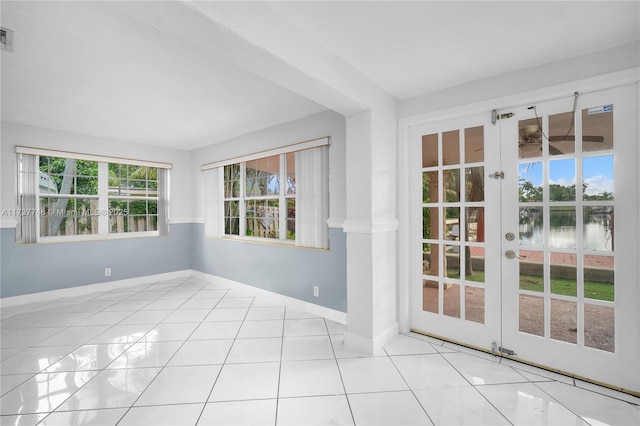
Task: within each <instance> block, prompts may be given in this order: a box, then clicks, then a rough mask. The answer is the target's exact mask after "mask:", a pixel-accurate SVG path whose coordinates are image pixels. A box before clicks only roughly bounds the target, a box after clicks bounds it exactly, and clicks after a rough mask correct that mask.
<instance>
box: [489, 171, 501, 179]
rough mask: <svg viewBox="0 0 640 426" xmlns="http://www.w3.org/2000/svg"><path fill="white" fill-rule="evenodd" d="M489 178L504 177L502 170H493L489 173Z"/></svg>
mask: <svg viewBox="0 0 640 426" xmlns="http://www.w3.org/2000/svg"><path fill="white" fill-rule="evenodd" d="M489 177H490V178H491V179H504V172H493V173H491V174H490V175H489Z"/></svg>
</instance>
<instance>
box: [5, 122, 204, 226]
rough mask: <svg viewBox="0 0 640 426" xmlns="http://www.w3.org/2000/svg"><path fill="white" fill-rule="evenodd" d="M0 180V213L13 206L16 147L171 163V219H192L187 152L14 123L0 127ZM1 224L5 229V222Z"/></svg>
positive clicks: (14, 199)
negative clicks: (0, 164) (0, 190)
mask: <svg viewBox="0 0 640 426" xmlns="http://www.w3.org/2000/svg"><path fill="white" fill-rule="evenodd" d="M1 124H2V129H1V137H0V149H1V150H2V156H1V158H2V171H1V173H2V179H1V185H2V187H1V189H2V196H1V197H0V209H15V208H16V207H17V205H16V188H17V183H16V182H17V174H16V154H15V152H16V145H21V146H28V147H34V148H44V149H53V150H60V151H70V152H79V153H86V154H93V155H105V156H113V157H125V158H132V159H139V160H148V161H159V162H170V163H172V164H173V169H172V170H171V218H172V221H175V220H177V221H178V222H184V221H185V220H184V219H187V220H188V218H190V217H191V197H192V191H191V170H190V169H191V156H190V153H189V152H188V151H182V150H176V149H167V148H158V147H154V146H149V145H142V144H136V143H130V142H122V141H114V140H108V139H101V138H96V137H92V136H86V135H79V134H74V133H67V132H60V131H56V130H48V129H42V128H38V127H32V126H26V125H22V124H14V123H1ZM3 223H5V226H8V224H7V221H6V218H4V217H3Z"/></svg>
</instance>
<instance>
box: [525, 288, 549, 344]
mask: <svg viewBox="0 0 640 426" xmlns="http://www.w3.org/2000/svg"><path fill="white" fill-rule="evenodd" d="M519 309H520V315H519V330H520V331H521V332H523V333H528V334H534V335H536V336H544V298H542V297H537V296H528V295H526V294H521V295H520V306H519Z"/></svg>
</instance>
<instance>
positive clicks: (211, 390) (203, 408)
mask: <svg viewBox="0 0 640 426" xmlns="http://www.w3.org/2000/svg"><path fill="white" fill-rule="evenodd" d="M230 290H231V289H227V291H226V292H225V295H224V296H223V297H222V298H221V299H220V301H221V300H222V299H224V298H225V297H226V295H227V294H229V291H230ZM220 301H218V303H216V306H217V305H218V304H219V303H220ZM254 302H255V297H254V298H253V299H252V300H251V303H250V304H249V307H248V309H247V312H245V314H244V318H242V321H241V322H240V327H238V331H236V335H235V337H234V338H233V342H232V343H231V346H229V350H228V351H227V355H226V356H225V357H224V360H223V361H222V365H221V366H220V371H218V374H216V378H215V379H214V380H213V384H212V385H211V389H209V393H208V395H207V398H206V400H205V401H204V405H203V406H202V410H201V411H200V414H199V415H198V418H197V419H196V422H195V424H196V425H197V424H198V423H199V422H200V419H201V418H202V415H203V414H204V411H205V410H206V409H207V404H209V399H210V398H211V394H212V393H213V389H214V388H215V387H216V384H217V383H218V379H220V375H221V374H222V370H223V369H224V367H225V366H226V365H227V360H228V359H229V355H230V354H231V350H232V349H233V346H234V345H235V343H236V340H238V335H239V334H240V330H241V329H242V326H243V325H244V322H245V321H246V319H247V316H248V315H249V311H250V310H251V307H252V306H253V303H254ZM213 309H215V306H214V308H213ZM213 309H211V310H212V311H213ZM220 309H224V308H220ZM205 318H206V317H205ZM203 322H204V320H203V321H201V324H202V323H203ZM197 329H198V327H196V330H197ZM194 333H195V330H194ZM192 334H193V333H192Z"/></svg>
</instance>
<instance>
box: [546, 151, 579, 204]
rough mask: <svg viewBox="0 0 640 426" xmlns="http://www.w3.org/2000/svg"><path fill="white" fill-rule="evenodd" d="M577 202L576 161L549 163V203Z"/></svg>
mask: <svg viewBox="0 0 640 426" xmlns="http://www.w3.org/2000/svg"><path fill="white" fill-rule="evenodd" d="M575 200H576V162H575V160H574V159H568V160H555V161H549V201H575Z"/></svg>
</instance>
